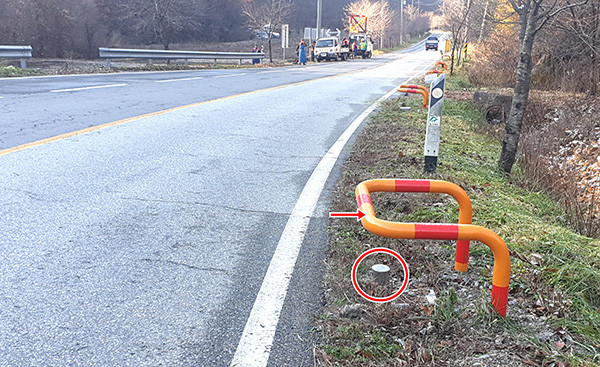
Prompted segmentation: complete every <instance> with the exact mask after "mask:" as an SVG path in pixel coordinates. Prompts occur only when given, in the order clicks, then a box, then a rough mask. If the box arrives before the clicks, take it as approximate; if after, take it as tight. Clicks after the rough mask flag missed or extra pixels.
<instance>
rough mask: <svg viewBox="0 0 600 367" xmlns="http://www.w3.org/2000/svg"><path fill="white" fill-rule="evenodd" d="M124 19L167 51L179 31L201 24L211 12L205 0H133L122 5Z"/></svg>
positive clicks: (121, 10)
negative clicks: (207, 13)
mask: <svg viewBox="0 0 600 367" xmlns="http://www.w3.org/2000/svg"><path fill="white" fill-rule="evenodd" d="M119 7H120V13H121V21H124V22H129V24H131V27H132V28H133V29H134V30H135V31H138V32H141V33H143V34H146V35H149V36H150V40H151V41H152V42H158V43H160V44H161V45H163V47H164V48H165V50H168V49H169V45H170V44H171V42H172V41H173V39H174V36H175V35H176V34H181V33H184V32H186V30H187V29H194V28H198V27H200V26H201V25H202V24H201V19H203V18H202V14H205V13H206V12H208V11H209V9H208V5H207V3H206V2H205V1H197V0H129V1H124V2H121V4H120V5H119Z"/></svg>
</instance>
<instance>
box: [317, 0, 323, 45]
mask: <svg viewBox="0 0 600 367" xmlns="http://www.w3.org/2000/svg"><path fill="white" fill-rule="evenodd" d="M322 11H323V0H317V39H319V38H320V37H321V13H322Z"/></svg>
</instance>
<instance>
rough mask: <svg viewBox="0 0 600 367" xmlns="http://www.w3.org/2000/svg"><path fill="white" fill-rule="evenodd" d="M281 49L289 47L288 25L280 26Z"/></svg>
mask: <svg viewBox="0 0 600 367" xmlns="http://www.w3.org/2000/svg"><path fill="white" fill-rule="evenodd" d="M281 47H283V48H288V47H290V25H289V24H282V25H281Z"/></svg>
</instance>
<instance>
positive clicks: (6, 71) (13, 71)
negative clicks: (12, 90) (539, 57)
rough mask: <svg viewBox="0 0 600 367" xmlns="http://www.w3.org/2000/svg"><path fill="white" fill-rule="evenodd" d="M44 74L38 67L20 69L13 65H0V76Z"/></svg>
mask: <svg viewBox="0 0 600 367" xmlns="http://www.w3.org/2000/svg"><path fill="white" fill-rule="evenodd" d="M38 75H44V74H43V73H42V72H41V71H40V70H38V69H21V68H17V67H14V66H0V77H2V78H6V77H8V78H12V77H20V76H38Z"/></svg>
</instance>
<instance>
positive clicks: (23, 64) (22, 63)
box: [21, 59, 27, 69]
mask: <svg viewBox="0 0 600 367" xmlns="http://www.w3.org/2000/svg"><path fill="white" fill-rule="evenodd" d="M21 69H27V61H25V59H21Z"/></svg>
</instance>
